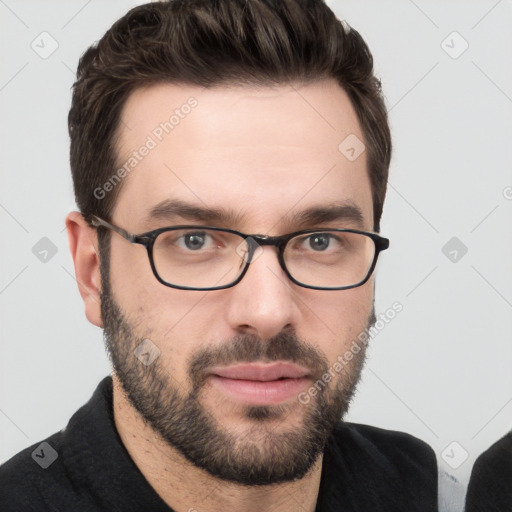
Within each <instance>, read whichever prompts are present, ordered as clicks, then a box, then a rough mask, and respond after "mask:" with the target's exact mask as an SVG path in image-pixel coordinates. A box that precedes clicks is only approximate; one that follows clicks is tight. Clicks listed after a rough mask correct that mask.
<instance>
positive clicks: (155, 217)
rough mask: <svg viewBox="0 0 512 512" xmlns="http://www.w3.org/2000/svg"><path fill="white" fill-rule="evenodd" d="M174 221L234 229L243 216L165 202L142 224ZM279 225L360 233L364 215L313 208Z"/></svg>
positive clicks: (348, 208) (345, 206) (351, 207)
mask: <svg viewBox="0 0 512 512" xmlns="http://www.w3.org/2000/svg"><path fill="white" fill-rule="evenodd" d="M177 218H182V219H185V220H189V221H194V222H201V223H204V224H208V225H219V226H224V227H230V228H232V229H234V228H233V226H237V225H240V224H241V223H243V221H244V220H245V218H246V216H245V215H244V214H243V213H242V212H235V211H232V210H226V209H225V208H210V207H207V206H204V205H197V204H193V203H187V202H185V201H182V200H178V199H165V200H164V201H161V202H160V203H158V204H157V205H155V206H154V207H152V208H150V209H149V211H148V214H147V216H146V218H145V221H144V223H145V225H147V226H151V225H152V224H153V223H154V222H155V221H171V220H177ZM282 222H283V223H284V224H287V225H289V226H293V229H306V228H308V227H315V226H317V225H319V224H326V223H330V222H342V223H350V224H351V226H353V227H356V228H361V229H362V228H364V215H363V212H362V210H361V209H360V208H359V207H358V206H357V205H355V204H353V203H341V202H340V203H331V204H328V205H322V206H314V207H311V208H308V209H306V210H303V211H300V212H297V213H295V214H293V215H290V214H288V215H285V216H284V218H283V219H282Z"/></svg>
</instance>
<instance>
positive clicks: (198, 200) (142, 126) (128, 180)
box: [114, 80, 373, 232]
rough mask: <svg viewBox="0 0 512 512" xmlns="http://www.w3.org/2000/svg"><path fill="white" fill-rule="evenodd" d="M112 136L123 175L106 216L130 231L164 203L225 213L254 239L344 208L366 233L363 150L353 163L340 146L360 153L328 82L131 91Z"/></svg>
mask: <svg viewBox="0 0 512 512" xmlns="http://www.w3.org/2000/svg"><path fill="white" fill-rule="evenodd" d="M118 135H119V136H118V144H117V154H118V169H119V168H124V169H125V171H126V172H124V173H122V174H123V178H122V183H121V186H122V189H121V192H120V194H119V197H118V201H117V203H116V207H115V210H114V217H115V219H116V220H117V221H118V222H124V223H125V225H127V226H130V227H132V229H138V228H139V227H140V228H142V227H143V226H142V224H141V223H142V222H143V220H144V219H145V218H146V217H147V214H148V212H149V211H151V209H153V208H154V206H155V205H157V204H159V203H161V202H162V201H166V200H179V201H181V202H185V203H190V204H193V205H196V206H203V207H207V208H210V209H212V208H213V209H220V208H222V209H225V210H229V211H230V212H232V213H234V214H236V216H237V218H239V219H241V222H242V221H243V223H244V225H243V226H242V225H238V226H233V227H237V228H239V229H242V228H245V227H248V224H251V226H252V228H253V229H256V228H257V229H259V230H260V232H264V231H263V230H265V229H270V228H271V227H275V226H278V225H279V222H280V221H283V222H284V219H287V218H290V215H297V214H300V212H301V211H302V210H307V209H308V208H312V207H320V206H325V205H327V204H330V203H336V204H337V205H339V204H343V203H346V204H351V205H355V206H357V207H359V208H360V209H361V210H362V212H363V215H364V222H365V224H366V228H368V229H371V223H372V217H373V211H372V204H371V189H370V181H369V178H368V174H367V169H366V152H365V151H362V153H361V154H360V156H359V157H357V158H356V159H354V158H353V152H352V153H350V152H349V153H347V151H346V149H347V148H346V147H345V146H347V144H348V146H350V147H354V148H355V150H356V151H359V150H361V148H364V146H363V145H362V142H361V141H362V140H363V135H362V132H361V128H360V125H359V122H358V120H357V115H356V113H355V110H354V108H353V106H352V104H351V102H350V100H349V98H348V96H347V94H346V93H345V92H344V90H343V89H342V88H341V87H340V86H339V85H338V84H337V83H336V82H335V81H334V80H322V81H319V82H316V83H313V84H308V85H304V84H302V85H300V84H290V85H280V86H278V87H255V86H251V87H249V86H243V87H240V86H239V87H234V86H232V87H228V86H218V87H214V88H208V89H207V88H200V87H195V86H184V85H179V84H159V85H153V86H151V87H147V88H141V89H138V90H136V91H135V92H134V93H132V94H131V96H130V97H129V98H128V100H127V102H126V104H125V106H124V108H123V111H122V115H121V123H120V125H119V134H118ZM346 141H348V142H346ZM340 144H341V151H340ZM349 149H350V148H349ZM349 157H352V158H349ZM144 227H146V226H144ZM277 229H279V227H277Z"/></svg>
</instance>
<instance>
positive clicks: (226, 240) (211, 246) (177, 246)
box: [153, 228, 249, 288]
mask: <svg viewBox="0 0 512 512" xmlns="http://www.w3.org/2000/svg"><path fill="white" fill-rule="evenodd" d="M248 251H249V247H248V245H247V243H246V242H245V241H244V239H243V238H242V237H240V236H238V235H235V234H233V233H228V232H225V231H217V230H210V229H202V228H200V229H193V228H192V229H191V228H188V229H179V230H172V231H165V232H163V233H160V234H159V235H158V237H157V238H156V240H155V243H154V245H153V262H154V264H155V268H156V271H157V273H158V275H159V276H160V278H161V279H162V280H163V281H165V282H166V283H168V284H172V285H175V286H184V287H190V288H215V287H218V286H224V285H227V284H230V283H232V282H233V281H236V279H237V278H238V277H239V276H240V274H241V273H242V271H243V269H244V267H245V261H246V258H247V253H248Z"/></svg>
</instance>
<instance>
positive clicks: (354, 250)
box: [284, 231, 375, 288]
mask: <svg viewBox="0 0 512 512" xmlns="http://www.w3.org/2000/svg"><path fill="white" fill-rule="evenodd" d="M374 257H375V243H374V241H373V240H372V238H370V237H369V236H366V235H362V234H359V233H348V232H343V231H318V232H314V233H307V234H302V235H299V236H296V237H295V238H292V239H291V240H290V241H289V242H288V245H287V246H286V250H285V253H284V260H285V263H286V267H287V269H288V272H289V273H290V275H291V276H293V278H294V279H295V280H297V281H298V282H300V283H302V284H305V285H307V286H318V287H321V288H340V287H344V286H353V285H356V284H359V283H360V282H361V281H363V280H364V279H365V278H366V276H367V275H368V273H369V271H370V269H371V267H372V264H373V260H374Z"/></svg>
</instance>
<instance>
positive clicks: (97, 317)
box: [66, 212, 103, 327]
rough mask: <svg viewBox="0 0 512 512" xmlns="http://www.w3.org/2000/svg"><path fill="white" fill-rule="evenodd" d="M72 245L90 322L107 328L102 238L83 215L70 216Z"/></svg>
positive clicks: (79, 282)
mask: <svg viewBox="0 0 512 512" xmlns="http://www.w3.org/2000/svg"><path fill="white" fill-rule="evenodd" d="M66 229H67V232H68V243H69V249H70V251H71V256H72V258H73V263H74V265H75V276H76V281H77V283H78V290H79V291H80V295H81V296H82V299H83V301H84V305H85V316H86V317H87V320H89V322H91V324H94V325H96V326H98V327H103V320H102V318H101V308H100V304H101V301H100V293H101V277H100V258H99V250H98V238H97V235H96V230H95V229H94V228H91V227H90V226H89V225H88V224H87V222H86V221H85V219H84V218H83V216H82V215H81V214H80V213H79V212H71V213H69V214H68V215H67V217H66Z"/></svg>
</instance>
